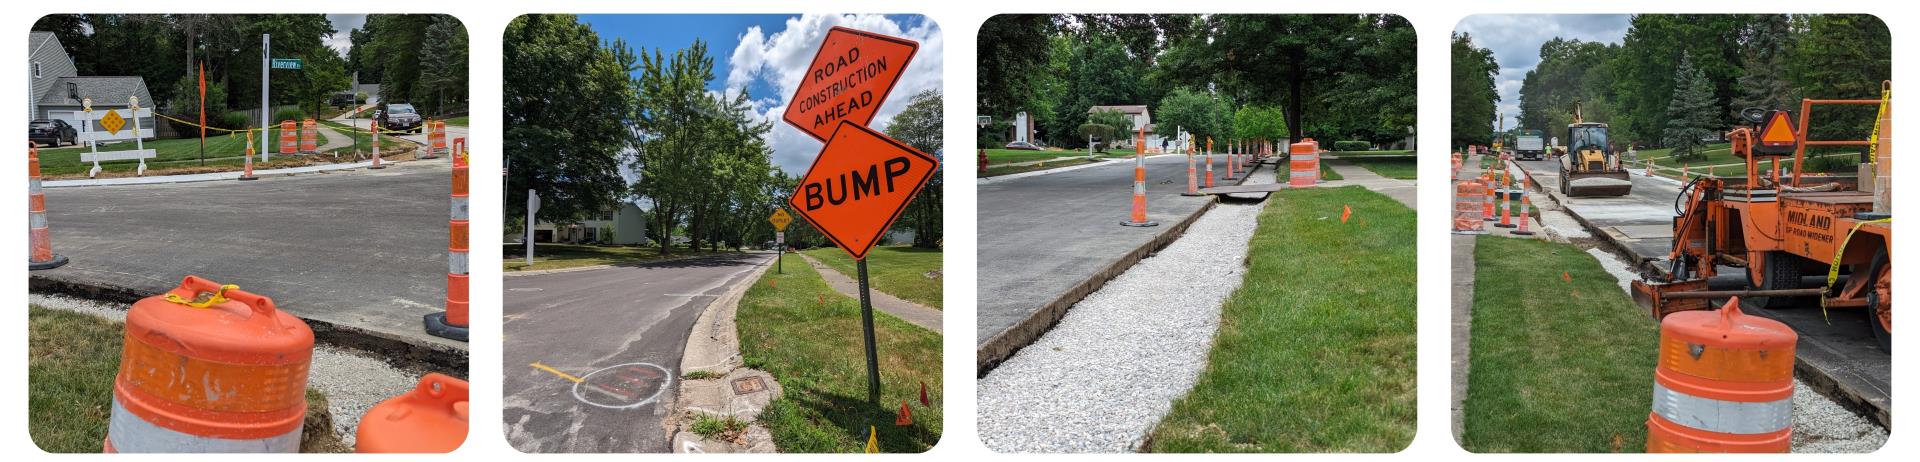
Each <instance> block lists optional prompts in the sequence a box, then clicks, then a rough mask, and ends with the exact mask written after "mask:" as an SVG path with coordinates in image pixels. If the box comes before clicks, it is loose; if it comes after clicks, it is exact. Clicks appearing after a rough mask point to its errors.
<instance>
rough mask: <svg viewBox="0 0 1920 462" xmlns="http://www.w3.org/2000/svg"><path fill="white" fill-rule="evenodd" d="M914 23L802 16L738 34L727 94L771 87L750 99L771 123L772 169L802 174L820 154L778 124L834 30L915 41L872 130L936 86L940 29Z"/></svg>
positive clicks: (814, 143) (868, 17)
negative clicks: (915, 47) (769, 92)
mask: <svg viewBox="0 0 1920 462" xmlns="http://www.w3.org/2000/svg"><path fill="white" fill-rule="evenodd" d="M915 22H917V23H918V24H914V25H913V26H912V27H907V26H904V25H902V24H901V23H899V22H895V21H894V20H892V19H889V18H887V17H885V16H881V15H803V16H798V17H794V18H789V19H787V21H786V23H785V24H783V29H781V30H779V31H774V32H772V33H767V32H765V31H762V30H760V28H759V27H757V26H756V27H753V28H749V29H747V31H746V32H744V33H742V34H741V36H740V45H739V46H737V47H735V48H734V50H733V53H732V54H731V55H730V56H729V58H728V60H727V62H728V65H729V70H728V71H727V88H729V90H728V94H732V92H734V91H737V90H734V89H738V88H742V87H746V86H749V85H750V84H752V83H754V82H766V83H768V84H769V86H771V87H772V88H774V94H772V95H755V99H754V112H755V113H756V114H757V116H758V117H760V118H761V119H762V120H770V121H773V122H774V123H773V132H771V133H769V134H768V135H767V144H768V145H770V146H772V147H773V162H774V165H777V166H779V167H780V168H781V169H783V170H786V171H787V173H790V174H799V173H804V172H805V171H806V170H807V168H808V167H809V166H811V165H813V159H814V156H816V155H818V154H819V153H820V147H821V144H820V141H818V140H815V139H813V137H811V136H807V135H806V134H805V133H801V132H800V130H799V129H796V128H793V126H792V125H788V124H787V123H786V122H784V121H781V120H780V115H781V114H784V113H786V110H787V104H788V103H789V102H790V100H791V99H792V98H793V91H794V89H795V88H796V87H797V86H798V85H799V83H800V78H801V77H802V76H803V74H805V73H806V71H807V65H808V64H812V60H813V57H814V55H815V54H816V53H815V52H816V51H817V48H818V47H819V46H820V40H821V39H822V38H824V37H826V34H827V30H829V29H832V28H833V27H834V26H844V27H848V28H853V29H859V30H864V31H869V32H874V33H878V34H884V35H891V36H895V37H902V38H906V39H908V40H913V41H916V42H919V43H920V50H919V51H918V52H917V53H916V54H915V55H914V59H913V62H912V63H911V64H908V65H907V68H906V71H905V72H904V73H903V74H902V75H901V77H900V81H899V82H898V83H896V84H894V88H893V92H892V93H891V94H890V95H889V96H888V98H887V102H886V103H885V104H883V105H881V106H880V110H879V112H878V113H877V114H876V115H875V116H874V119H873V122H872V124H871V126H872V127H873V128H874V129H877V130H885V129H886V127H887V125H888V124H890V123H891V122H892V121H893V117H894V116H895V115H898V114H899V113H900V111H902V110H905V109H906V107H907V100H908V99H909V98H911V97H912V96H913V94H915V93H919V92H921V91H922V90H928V89H933V90H939V89H940V88H941V87H940V83H941V81H940V79H941V77H940V76H941V74H942V72H943V69H942V67H943V66H944V62H943V61H944V60H945V59H944V58H945V55H946V53H945V48H946V47H945V46H944V45H945V44H944V42H943V41H942V36H941V33H940V27H939V26H938V25H936V24H933V22H932V21H931V20H926V19H924V18H921V19H920V20H919V21H915Z"/></svg>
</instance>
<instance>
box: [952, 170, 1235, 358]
mask: <svg viewBox="0 0 1920 462" xmlns="http://www.w3.org/2000/svg"><path fill="white" fill-rule="evenodd" d="M1259 171H1260V170H1259V169H1257V168H1256V169H1254V170H1252V171H1249V172H1247V174H1246V175H1241V176H1240V178H1239V179H1238V182H1236V183H1234V184H1236V185H1237V184H1241V183H1245V182H1246V181H1247V178H1248V177H1251V176H1252V175H1253V174H1254V173H1258V172H1259ZM1219 203H1220V196H1218V195H1212V196H1209V198H1208V199H1207V203H1206V205H1202V206H1200V208H1199V209H1198V210H1195V211H1194V212H1193V213H1192V214H1189V215H1187V216H1186V218H1182V219H1181V220H1180V221H1179V222H1178V223H1173V224H1172V225H1171V226H1168V227H1167V231H1166V232H1163V233H1160V235H1158V236H1155V237H1154V238H1153V239H1152V240H1150V241H1147V242H1146V243H1145V244H1142V245H1140V246H1139V247H1137V248H1134V249H1133V250H1131V251H1128V252H1127V253H1126V254H1123V255H1121V256H1120V259H1119V260H1116V261H1114V262H1113V264H1110V265H1107V267H1106V268H1105V269H1102V270H1100V271H1098V272H1095V273H1094V274H1093V276H1092V277H1089V278H1087V280H1085V281H1081V282H1080V283H1079V284H1075V285H1074V286H1073V287H1071V288H1069V289H1067V291H1066V292H1065V293H1062V294H1060V295H1059V296H1058V297H1055V298H1054V299H1053V300H1049V301H1048V302H1047V303H1045V304H1043V305H1041V306H1040V309H1039V310H1035V311H1034V312H1033V313H1032V314H1029V315H1027V318H1026V319H1024V320H1021V321H1020V322H1019V323H1016V324H1014V325H1013V326H1011V327H1008V328H1007V329H1006V330H1003V331H1000V333H999V334H995V335H994V336H993V337H992V338H989V339H987V341H985V342H982V343H981V344H980V346H979V348H977V349H975V351H974V376H975V378H979V377H986V376H987V372H990V371H992V370H993V368H994V366H998V365H999V364H1000V362H1001V361H1005V360H1006V359H1007V358H1010V357H1013V355H1014V353H1018V352H1020V349H1021V348H1026V347H1027V345H1031V344H1033V342H1034V341H1037V340H1039V339H1040V336H1042V335H1046V333H1047V330H1049V329H1052V328H1053V325H1054V324H1056V323H1059V322H1060V318H1063V317H1066V315H1067V309H1069V308H1072V307H1073V305H1074V304H1076V303H1080V300H1081V299H1084V298H1087V296H1088V295H1092V294H1093V293H1094V292H1096V291H1099V290H1100V287H1102V286H1105V285H1107V281H1109V280H1112V279H1113V278H1115V277H1118V276H1120V274H1121V273H1125V272H1127V269H1129V268H1132V267H1133V265H1134V264H1135V263H1139V262H1140V260H1142V259H1145V258H1147V256H1148V255H1152V254H1153V253H1154V252H1158V251H1160V249H1163V248H1166V247H1167V245H1170V244H1173V241H1175V240H1178V239H1180V236H1182V235H1184V234H1186V232H1187V227H1189V226H1192V225H1193V222H1195V221H1199V220H1200V216H1201V215H1206V214H1207V211H1209V210H1213V206H1214V205H1217V204H1219Z"/></svg>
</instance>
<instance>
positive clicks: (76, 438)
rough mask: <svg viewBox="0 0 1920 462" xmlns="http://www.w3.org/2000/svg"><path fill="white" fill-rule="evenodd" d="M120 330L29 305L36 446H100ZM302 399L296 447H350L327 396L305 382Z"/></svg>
mask: <svg viewBox="0 0 1920 462" xmlns="http://www.w3.org/2000/svg"><path fill="white" fill-rule="evenodd" d="M125 332H126V329H125V327H123V326H122V325H121V323H119V322H115V321H110V320H106V319H101V318H98V317H94V316H91V315H86V314H81V313H74V312H70V311H60V310H51V309H47V308H41V307H38V306H28V307H27V422H28V424H27V433H28V435H30V436H31V437H32V438H33V442H34V444H37V445H39V446H40V449H41V450H43V451H47V452H54V453H99V452H100V449H101V443H102V442H103V441H104V440H105V439H106V437H107V420H108V417H109V415H110V414H111V413H112V411H111V410H112V406H113V381H114V376H116V375H118V374H119V372H120V342H121V339H122V338H123V336H124V335H125ZM307 406H308V411H307V422H306V429H307V431H306V432H304V433H303V434H302V435H301V441H300V450H301V452H351V451H352V449H353V448H349V447H347V446H346V445H345V444H344V443H342V442H341V441H340V437H339V436H338V435H335V434H334V433H333V425H332V424H331V422H332V417H331V415H330V414H328V413H327V402H326V396H325V395H323V394H321V393H320V392H318V391H315V390H313V389H311V388H309V389H307ZM321 428H324V429H326V431H316V430H318V429H321Z"/></svg>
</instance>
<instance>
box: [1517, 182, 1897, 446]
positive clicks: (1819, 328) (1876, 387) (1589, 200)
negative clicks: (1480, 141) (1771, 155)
mask: <svg viewBox="0 0 1920 462" xmlns="http://www.w3.org/2000/svg"><path fill="white" fill-rule="evenodd" d="M1517 163H1519V164H1521V166H1522V167H1523V168H1525V169H1527V171H1529V172H1531V173H1532V175H1533V178H1534V181H1536V182H1538V183H1539V184H1540V186H1541V187H1542V188H1544V189H1546V190H1548V191H1553V192H1554V193H1553V194H1555V195H1556V197H1558V196H1557V195H1558V191H1559V187H1560V183H1559V170H1558V167H1556V166H1555V164H1554V163H1553V162H1549V161H1525V162H1517ZM1640 173H1641V172H1640V171H1632V178H1633V192H1632V193H1630V194H1628V195H1626V196H1622V197H1606V198H1602V197H1580V198H1570V199H1569V198H1562V199H1561V200H1560V204H1561V205H1562V206H1564V207H1565V208H1566V209H1567V211H1568V212H1569V213H1571V214H1574V215H1578V216H1580V217H1582V218H1584V219H1585V220H1586V221H1587V222H1588V223H1589V224H1591V225H1592V226H1591V228H1592V229H1591V231H1593V232H1596V233H1605V234H1606V235H1607V237H1609V238H1610V239H1611V240H1612V241H1614V242H1616V243H1618V244H1619V245H1620V246H1621V247H1623V248H1625V249H1626V250H1627V252H1628V253H1629V254H1630V255H1628V257H1629V258H1630V261H1631V262H1633V263H1637V262H1639V261H1640V260H1641V259H1645V258H1659V259H1664V258H1665V257H1666V255H1667V253H1668V252H1669V251H1671V250H1672V248H1673V237H1672V235H1673V231H1672V229H1673V224H1672V223H1673V216H1674V207H1673V201H1674V198H1675V197H1676V196H1678V195H1679V194H1680V186H1681V184H1680V182H1679V181H1678V180H1673V179H1667V178H1649V177H1646V176H1644V175H1641V174H1640ZM1744 271H1745V270H1744V269H1740V268H1731V267H1723V268H1721V269H1720V274H1721V275H1720V276H1719V277H1716V278H1714V279H1713V280H1712V281H1711V284H1712V285H1713V287H1714V288H1715V289H1736V288H1741V287H1744V286H1745V284H1746V276H1745V273H1744ZM1821 276H1824V273H1822V274H1821ZM1816 279H1819V280H1816ZM1824 282H1825V281H1824V277H1821V278H1815V277H1809V278H1807V280H1806V281H1805V283H1806V284H1808V285H1809V287H1813V286H1817V285H1818V284H1822V283H1824ZM1724 302H1725V300H1715V303H1724ZM1743 309H1744V310H1745V311H1746V312H1747V313H1749V314H1758V315H1761V316H1766V317H1769V318H1773V319H1776V320H1779V321H1781V322H1784V323H1786V324H1787V325H1788V326H1790V327H1792V328H1793V329H1794V331H1795V332H1798V333H1799V334H1800V346H1799V347H1798V348H1797V353H1798V355H1797V357H1798V359H1799V362H1800V364H1801V365H1802V369H1803V371H1805V372H1811V373H1812V374H1813V377H1809V380H1808V382H1809V383H1811V384H1813V385H1814V386H1816V387H1821V388H1837V389H1838V391H1839V392H1838V393H1830V394H1834V395H1838V396H1840V397H1843V398H1846V399H1847V400H1848V401H1853V403H1851V405H1853V406H1854V407H1856V408H1863V409H1865V410H1867V414H1870V416H1871V417H1874V418H1876V419H1878V420H1880V421H1881V422H1883V423H1885V422H1887V421H1888V417H1889V415H1890V413H1891V409H1892V407H1891V402H1892V376H1893V371H1892V368H1891V364H1892V355H1891V354H1889V352H1887V351H1886V350H1883V349H1881V348H1880V346H1879V344H1878V343H1876V342H1875V341H1874V340H1873V333H1872V331H1870V330H1869V328H1868V327H1867V324H1866V322H1867V321H1866V314H1865V312H1864V311H1863V310H1859V309H1838V310H1828V311H1827V312H1826V313H1824V314H1823V313H1822V311H1821V309H1820V306H1819V302H1818V301H1817V300H1814V299H1807V301H1806V302H1805V303H1802V304H1799V305H1797V306H1790V307H1786V308H1778V309H1765V308H1758V307H1754V306H1744V307H1743Z"/></svg>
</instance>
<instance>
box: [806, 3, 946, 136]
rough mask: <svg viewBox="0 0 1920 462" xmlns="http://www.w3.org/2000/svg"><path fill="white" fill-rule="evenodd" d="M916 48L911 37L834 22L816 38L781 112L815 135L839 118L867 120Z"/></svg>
mask: <svg viewBox="0 0 1920 462" xmlns="http://www.w3.org/2000/svg"><path fill="white" fill-rule="evenodd" d="M919 50H920V44H919V43H918V42H914V41H912V40H907V39H903V38H899V37H889V36H885V35H880V34H875V33H872V32H866V31H859V30H854V29H848V28H845V27H834V28H833V29H832V30H829V31H827V37H826V38H825V39H823V40H821V41H820V51H819V52H818V53H817V54H815V55H814V56H813V64H811V65H808V66H807V73H806V74H805V75H804V76H802V77H800V85H799V88H797V89H795V90H794V92H793V101H791V102H789V103H788V104H787V113H786V115H785V116H783V117H782V118H783V119H785V120H786V121H787V123H789V124H793V126H794V127H795V128H799V129H800V131H802V132H806V134H808V135H811V136H813V137H814V139H818V140H820V141H826V140H827V135H830V134H832V133H833V131H834V127H835V126H836V125H838V124H839V123H840V122H841V121H851V122H853V123H856V124H860V125H866V124H867V123H868V122H872V121H873V115H874V113H875V112H877V111H879V110H880V104H881V103H884V102H886V100H887V93H889V92H892V91H893V84H894V83H895V82H898V81H900V74H901V72H902V71H904V70H906V68H907V63H908V62H909V61H913V54H914V53H915V52H917V51H919Z"/></svg>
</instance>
